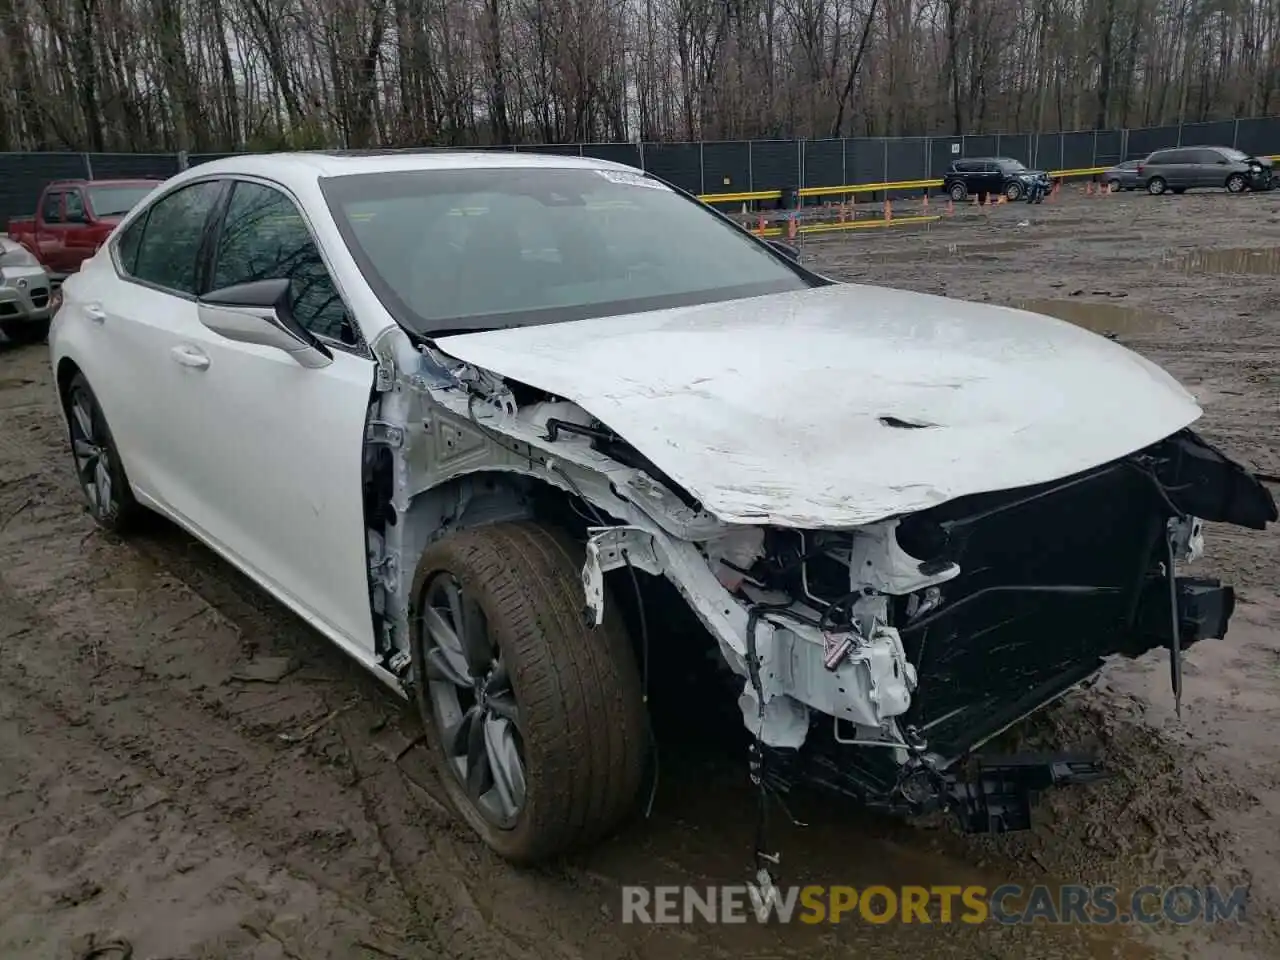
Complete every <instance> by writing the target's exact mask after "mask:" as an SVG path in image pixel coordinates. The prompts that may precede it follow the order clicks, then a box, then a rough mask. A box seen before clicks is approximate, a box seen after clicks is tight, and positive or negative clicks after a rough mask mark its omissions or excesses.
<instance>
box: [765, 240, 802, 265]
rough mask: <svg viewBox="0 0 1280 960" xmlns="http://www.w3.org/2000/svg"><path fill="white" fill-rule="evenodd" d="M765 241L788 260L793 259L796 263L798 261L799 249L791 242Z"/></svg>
mask: <svg viewBox="0 0 1280 960" xmlns="http://www.w3.org/2000/svg"><path fill="white" fill-rule="evenodd" d="M765 243H767V244H768V245H769V246H771V247H773V249H774V250H776V251H778V253H780V254H782V255H783V256H784V257H786V258H787V259H788V260H794V261H795V262H796V263H799V262H800V251H799V250H797V249H796V248H795V247H793V246H792V245H791V244H789V243H783V242H782V241H781V240H766V241H765Z"/></svg>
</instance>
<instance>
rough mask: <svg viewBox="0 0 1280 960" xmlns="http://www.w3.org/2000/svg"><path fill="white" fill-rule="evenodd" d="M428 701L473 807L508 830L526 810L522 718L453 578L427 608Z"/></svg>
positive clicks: (443, 578) (442, 576) (477, 613)
mask: <svg viewBox="0 0 1280 960" xmlns="http://www.w3.org/2000/svg"><path fill="white" fill-rule="evenodd" d="M420 629H421V630H422V650H423V651H424V674H425V676H424V682H425V683H426V686H427V690H426V692H427V700H428V702H429V703H430V705H431V711H432V715H433V718H434V720H435V726H436V730H437V731H438V734H439V736H440V738H441V741H442V745H443V747H444V750H445V753H446V755H447V757H448V765H449V767H450V769H452V770H453V772H454V774H455V775H456V776H457V778H458V780H459V782H460V783H461V785H462V787H463V790H464V792H465V793H466V796H467V799H468V800H469V801H470V803H471V804H472V805H473V806H474V807H475V809H476V810H477V811H479V812H480V814H481V815H482V816H483V817H484V818H485V819H486V820H488V821H489V822H490V823H492V824H494V825H495V826H497V827H500V828H509V827H511V826H512V825H513V824H514V823H515V821H516V819H517V817H518V816H519V814H520V811H521V809H522V808H523V806H524V802H525V790H526V781H525V758H524V745H523V741H522V739H521V736H520V711H519V708H518V706H517V704H516V698H515V691H514V689H513V688H512V683H511V675H510V672H509V670H508V666H507V664H506V663H505V662H504V659H503V656H502V652H501V650H500V648H499V647H498V646H497V644H496V643H495V641H494V640H493V638H492V636H491V635H490V632H489V626H488V623H487V621H486V619H485V615H484V611H483V610H481V608H480V605H479V604H478V603H476V602H475V601H474V600H473V599H471V598H469V597H468V596H467V595H466V593H465V592H464V590H463V587H462V585H461V584H460V583H459V582H458V580H457V579H456V578H455V577H454V576H452V575H451V574H449V573H439V574H437V575H436V576H435V577H434V578H433V579H432V580H431V581H430V582H429V583H428V584H427V585H426V589H425V591H424V597H423V603H422V618H421V627H420Z"/></svg>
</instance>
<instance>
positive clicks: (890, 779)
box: [764, 577, 1235, 833]
mask: <svg viewBox="0 0 1280 960" xmlns="http://www.w3.org/2000/svg"><path fill="white" fill-rule="evenodd" d="M1175 592H1176V596H1177V598H1178V619H1179V640H1180V648H1181V649H1182V650H1186V648H1187V647H1190V646H1192V645H1194V644H1196V643H1198V642H1200V641H1201V640H1206V639H1213V638H1221V637H1223V636H1225V634H1226V632H1227V627H1228V625H1229V622H1230V619H1231V615H1232V613H1233V611H1234V608H1235V592H1234V590H1233V589H1232V588H1231V587H1230V586H1225V585H1223V584H1222V583H1220V582H1219V581H1218V580H1215V579H1209V578H1203V577H1179V578H1177V580H1176V581H1175ZM1168 597H1169V594H1168V592H1167V584H1166V583H1165V582H1163V581H1152V582H1150V583H1148V584H1147V586H1146V588H1145V589H1144V590H1143V592H1142V596H1141V600H1140V604H1139V608H1138V611H1137V621H1136V629H1135V630H1134V631H1133V633H1132V635H1131V636H1130V638H1129V640H1128V642H1127V643H1126V644H1124V645H1123V646H1122V647H1121V648H1120V649H1118V650H1116V651H1115V652H1116V653H1118V654H1120V655H1123V656H1138V655H1141V654H1144V653H1146V652H1148V651H1150V650H1155V649H1160V648H1162V647H1163V648H1168V647H1170V646H1171V645H1172V639H1173V630H1172V625H1171V617H1170V607H1169V605H1168ZM1102 665H1103V660H1102V659H1100V658H1095V659H1091V660H1089V661H1087V662H1078V663H1073V664H1072V665H1071V666H1070V667H1069V668H1068V669H1064V670H1063V671H1061V672H1060V673H1058V674H1057V675H1056V676H1054V677H1052V678H1050V679H1049V680H1047V681H1045V682H1043V683H1041V684H1039V685H1037V686H1036V687H1034V688H1033V689H1031V690H1029V691H1026V692H1025V694H1024V695H1023V696H1020V697H1017V698H1015V699H1012V700H1010V701H1008V702H1005V703H1002V704H1001V705H1000V707H999V708H998V709H994V710H991V709H983V710H981V711H973V712H972V713H969V711H965V712H966V713H969V717H968V723H967V727H966V729H965V731H964V733H963V734H959V733H957V734H955V735H953V737H952V738H951V745H952V746H953V747H954V746H960V747H961V749H957V750H956V751H955V753H953V754H951V755H950V756H949V757H943V756H940V755H938V754H936V753H926V752H925V751H923V750H920V751H917V752H916V753H915V754H914V755H913V756H912V757H911V759H910V760H909V761H908V763H906V764H905V765H900V764H898V763H896V762H894V761H893V759H892V755H891V752H890V751H888V750H884V749H874V748H871V749H868V748H862V747H849V746H846V745H844V744H842V743H840V738H839V737H838V736H837V731H836V729H835V727H834V726H831V725H829V723H830V718H827V721H828V722H823V723H821V724H820V725H816V726H815V727H814V728H813V729H812V730H811V731H810V733H809V737H808V739H807V740H806V742H805V744H804V746H803V747H801V748H800V749H798V750H787V749H772V748H765V749H764V755H765V764H764V766H765V768H766V770H767V771H768V776H767V779H768V781H769V783H770V785H771V786H772V787H773V788H774V789H777V790H780V791H784V792H785V791H789V790H790V789H792V788H793V787H795V786H800V785H804V786H808V787H815V788H818V789H820V790H823V791H826V792H830V793H835V794H838V795H840V796H843V797H845V798H848V799H851V800H854V801H856V802H857V803H858V804H859V805H861V806H864V807H866V808H868V809H872V810H876V811H879V812H883V813H888V814H893V815H899V816H920V815H924V814H928V813H933V812H937V811H949V812H950V813H952V814H954V815H955V816H956V818H957V819H958V821H959V823H960V825H961V826H962V827H963V829H965V830H966V831H968V832H973V833H1003V832H1007V831H1011V830H1024V829H1027V828H1029V827H1030V825H1031V810H1032V807H1033V806H1034V804H1035V802H1036V799H1037V797H1038V795H1039V794H1040V793H1041V792H1042V791H1044V790H1047V789H1050V788H1052V787H1056V786H1063V785H1068V784H1079V783H1089V782H1093V781H1096V780H1099V779H1102V778H1103V777H1104V776H1105V774H1104V772H1103V770H1102V767H1101V766H1100V764H1099V762H1098V761H1097V760H1095V759H1094V758H1091V757H1087V756H1082V755H1080V754H1070V753H1068V754H1061V755H1039V754H1037V755H1011V756H998V755H986V756H977V755H975V754H974V751H976V750H978V749H980V748H981V746H982V745H983V744H985V743H988V742H989V741H990V740H991V739H993V738H994V737H996V736H998V735H999V734H1000V733H1002V732H1003V731H1005V730H1006V729H1008V728H1009V727H1010V726H1012V725H1013V724H1014V723H1016V722H1018V721H1019V720H1021V719H1023V718H1024V717H1027V716H1029V715H1031V714H1033V713H1036V712H1037V711H1039V710H1041V709H1043V708H1044V707H1045V706H1047V705H1048V704H1050V703H1052V702H1053V701H1055V700H1057V699H1058V698H1060V697H1061V696H1063V694H1065V693H1067V692H1068V691H1070V690H1071V689H1072V688H1073V687H1075V686H1077V685H1078V684H1079V683H1080V682H1082V681H1084V680H1086V679H1087V678H1088V677H1090V676H1092V675H1094V674H1095V673H1096V672H1097V671H1098V670H1099V669H1100V668H1101V667H1102Z"/></svg>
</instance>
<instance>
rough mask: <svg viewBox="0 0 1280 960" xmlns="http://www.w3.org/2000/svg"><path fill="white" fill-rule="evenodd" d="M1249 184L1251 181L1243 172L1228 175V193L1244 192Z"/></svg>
mask: <svg viewBox="0 0 1280 960" xmlns="http://www.w3.org/2000/svg"><path fill="white" fill-rule="evenodd" d="M1248 186H1249V181H1248V180H1246V179H1245V176H1244V174H1243V173H1233V174H1232V175H1231V176H1229V177H1227V192H1228V193H1244V191H1245V189H1246V188H1247V187H1248Z"/></svg>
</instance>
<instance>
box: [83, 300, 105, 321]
mask: <svg viewBox="0 0 1280 960" xmlns="http://www.w3.org/2000/svg"><path fill="white" fill-rule="evenodd" d="M84 315H85V316H86V317H88V318H89V319H90V320H92V321H93V322H94V323H103V322H104V321H105V320H106V319H107V311H105V310H103V309H102V307H101V305H99V304H96V303H88V304H85V308H84Z"/></svg>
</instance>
